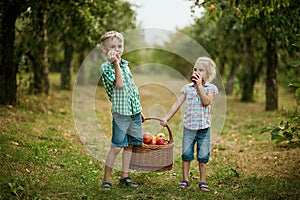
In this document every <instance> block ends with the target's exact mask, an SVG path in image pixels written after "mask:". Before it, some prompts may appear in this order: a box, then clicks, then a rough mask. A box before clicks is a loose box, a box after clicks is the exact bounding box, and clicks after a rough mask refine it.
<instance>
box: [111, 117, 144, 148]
mask: <svg viewBox="0 0 300 200" xmlns="http://www.w3.org/2000/svg"><path fill="white" fill-rule="evenodd" d="M112 115H113V121H112V138H111V146H114V147H119V148H123V147H127V146H128V145H134V146H140V145H142V142H143V140H142V118H141V113H138V114H135V115H129V116H128V115H121V114H119V113H116V112H114V113H113V114H112Z"/></svg>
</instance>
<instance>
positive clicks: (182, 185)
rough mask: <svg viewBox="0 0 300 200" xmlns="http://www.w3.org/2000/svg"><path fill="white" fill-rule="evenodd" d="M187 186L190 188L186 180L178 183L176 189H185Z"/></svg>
mask: <svg viewBox="0 0 300 200" xmlns="http://www.w3.org/2000/svg"><path fill="white" fill-rule="evenodd" d="M189 186H190V183H189V182H188V181H187V180H183V181H181V182H180V183H178V187H181V188H187V187H189Z"/></svg>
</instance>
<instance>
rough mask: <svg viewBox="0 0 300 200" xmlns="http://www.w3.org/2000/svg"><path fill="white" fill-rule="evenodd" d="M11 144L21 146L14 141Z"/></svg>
mask: <svg viewBox="0 0 300 200" xmlns="http://www.w3.org/2000/svg"><path fill="white" fill-rule="evenodd" d="M11 144H12V145H15V146H20V144H19V143H18V142H14V141H11Z"/></svg>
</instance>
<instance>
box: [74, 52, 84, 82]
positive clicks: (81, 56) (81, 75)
mask: <svg viewBox="0 0 300 200" xmlns="http://www.w3.org/2000/svg"><path fill="white" fill-rule="evenodd" d="M84 58H85V51H81V52H80V54H79V62H80V63H81V64H82V63H83V61H84ZM85 77H86V71H85V67H83V66H82V67H81V65H80V66H79V69H78V71H77V78H76V84H78V85H84V84H85V83H86V82H85V79H86V78H85Z"/></svg>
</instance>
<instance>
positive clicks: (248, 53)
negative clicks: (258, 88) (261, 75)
mask: <svg viewBox="0 0 300 200" xmlns="http://www.w3.org/2000/svg"><path fill="white" fill-rule="evenodd" d="M244 49H245V59H246V62H245V73H244V78H243V93H242V99H241V100H242V101H245V102H250V101H253V90H254V83H255V78H256V77H255V72H256V70H255V62H254V53H253V47H252V44H251V37H250V35H249V36H247V37H246V38H245V46H244Z"/></svg>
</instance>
